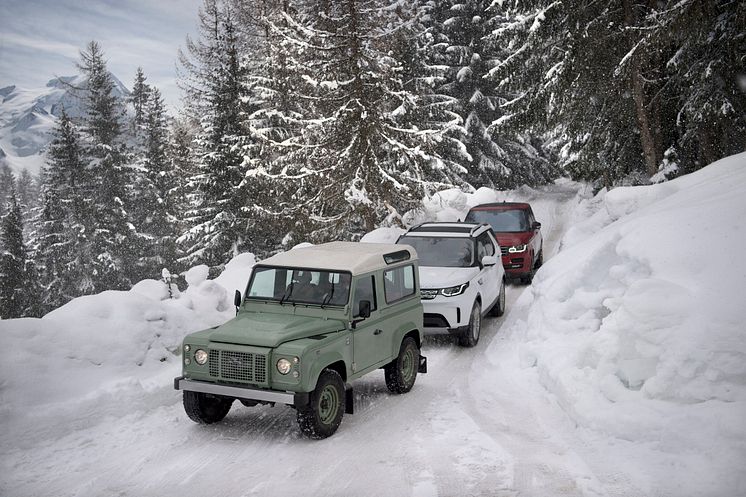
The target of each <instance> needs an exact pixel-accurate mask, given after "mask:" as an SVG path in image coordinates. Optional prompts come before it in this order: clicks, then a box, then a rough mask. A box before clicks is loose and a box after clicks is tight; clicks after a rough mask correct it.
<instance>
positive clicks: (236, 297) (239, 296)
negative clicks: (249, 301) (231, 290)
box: [233, 290, 243, 314]
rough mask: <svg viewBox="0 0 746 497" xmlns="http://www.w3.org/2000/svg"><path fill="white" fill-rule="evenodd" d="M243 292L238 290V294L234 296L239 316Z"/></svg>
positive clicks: (234, 303)
mask: <svg viewBox="0 0 746 497" xmlns="http://www.w3.org/2000/svg"><path fill="white" fill-rule="evenodd" d="M241 300H243V299H242V298H241V292H239V291H238V290H236V294H235V295H234V296H233V305H235V306H236V314H238V308H239V307H241Z"/></svg>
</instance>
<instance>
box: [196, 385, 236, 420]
mask: <svg viewBox="0 0 746 497" xmlns="http://www.w3.org/2000/svg"><path fill="white" fill-rule="evenodd" d="M232 404H233V399H231V398H228V397H221V396H219V395H210V394H208V393H201V392H190V391H188V390H184V411H186V414H187V416H189V419H191V420H192V421H194V422H195V423H200V424H203V425H209V424H212V423H217V422H218V421H222V419H223V418H224V417H225V416H226V415H227V414H228V411H230V410H231V405H232Z"/></svg>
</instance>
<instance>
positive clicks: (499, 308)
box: [490, 280, 505, 316]
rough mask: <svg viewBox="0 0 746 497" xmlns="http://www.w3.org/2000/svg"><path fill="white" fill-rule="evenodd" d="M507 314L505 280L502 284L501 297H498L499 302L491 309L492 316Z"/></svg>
mask: <svg viewBox="0 0 746 497" xmlns="http://www.w3.org/2000/svg"><path fill="white" fill-rule="evenodd" d="M503 314H505V280H502V281H501V283H500V295H498V296H497V302H495V305H493V306H492V309H490V316H502V315H503Z"/></svg>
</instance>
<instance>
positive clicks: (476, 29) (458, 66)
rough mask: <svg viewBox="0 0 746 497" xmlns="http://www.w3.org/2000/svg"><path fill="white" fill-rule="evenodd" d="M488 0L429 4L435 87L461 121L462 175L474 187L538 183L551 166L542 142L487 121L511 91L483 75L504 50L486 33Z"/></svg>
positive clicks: (488, 30)
mask: <svg viewBox="0 0 746 497" xmlns="http://www.w3.org/2000/svg"><path fill="white" fill-rule="evenodd" d="M492 4H494V2H492V1H483V0H478V1H470V2H463V1H461V0H450V1H448V2H437V3H436V4H435V5H434V6H430V16H431V18H432V19H433V27H432V33H433V37H434V44H433V48H434V50H433V51H432V52H431V57H432V59H433V64H437V65H439V66H440V67H444V68H445V71H443V75H442V79H443V83H442V84H441V85H440V87H439V89H440V91H442V92H443V93H445V94H447V95H449V96H451V97H453V98H454V99H455V102H456V105H455V107H454V110H455V112H457V113H458V114H459V115H460V116H461V118H462V119H463V122H464V128H465V136H463V138H462V141H463V143H464V145H465V147H466V152H467V155H468V158H469V160H468V162H467V161H464V165H465V166H466V167H467V168H468V172H467V174H466V175H465V177H466V179H467V180H468V181H469V183H471V184H472V185H473V186H475V187H480V186H490V187H499V188H513V187H516V186H518V185H521V184H525V183H529V184H542V183H546V182H547V181H549V180H551V179H552V178H553V177H554V176H555V174H556V173H555V172H554V171H553V170H552V167H551V165H550V163H549V161H548V160H547V158H546V157H545V156H544V155H545V152H544V151H543V150H541V147H535V146H534V143H532V140H531V138H530V136H529V135H527V134H525V133H516V132H515V131H511V130H501V129H498V128H496V127H492V126H491V125H492V123H493V122H496V121H499V120H500V119H501V118H503V117H504V114H505V111H504V110H503V108H502V105H503V104H504V103H506V102H507V101H509V100H511V95H510V94H507V93H504V92H501V91H499V90H498V88H497V87H496V85H495V84H494V83H493V82H491V81H489V80H488V79H487V78H486V76H487V74H488V73H489V70H490V69H491V67H492V66H493V65H494V63H495V60H496V59H498V58H499V57H500V56H502V55H503V54H504V53H505V52H507V51H508V49H506V48H505V47H504V46H503V45H501V44H496V43H492V42H491V39H490V37H489V36H488V35H489V34H490V33H491V31H492V29H493V27H494V21H493V19H492V14H491V10H490V9H491V6H492Z"/></svg>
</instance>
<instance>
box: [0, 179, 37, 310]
mask: <svg viewBox="0 0 746 497" xmlns="http://www.w3.org/2000/svg"><path fill="white" fill-rule="evenodd" d="M5 212H6V213H5V215H4V216H3V217H2V219H0V250H1V252H0V281H2V284H0V318H2V319H12V318H20V317H24V316H32V315H35V312H34V310H33V308H34V299H36V298H38V295H37V292H36V288H37V286H36V281H35V280H34V279H33V275H34V271H33V262H32V261H30V260H29V258H28V250H27V249H26V244H25V243H24V240H23V219H22V217H21V207H20V206H19V205H18V201H17V200H16V194H15V189H14V188H11V189H10V192H9V194H8V202H7V203H6V206H5Z"/></svg>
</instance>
